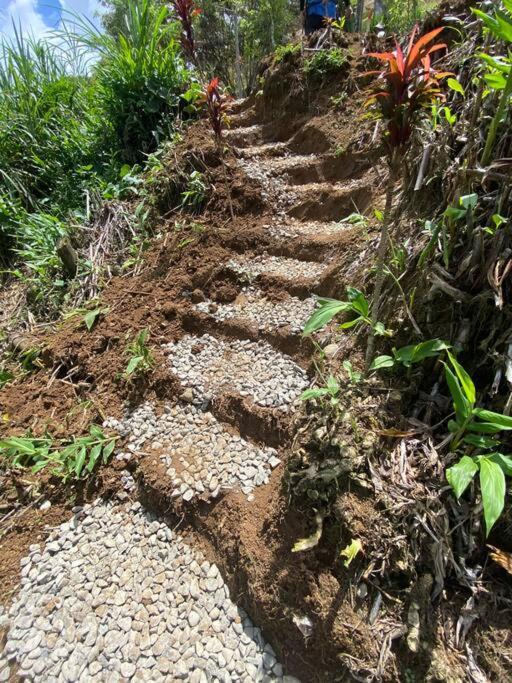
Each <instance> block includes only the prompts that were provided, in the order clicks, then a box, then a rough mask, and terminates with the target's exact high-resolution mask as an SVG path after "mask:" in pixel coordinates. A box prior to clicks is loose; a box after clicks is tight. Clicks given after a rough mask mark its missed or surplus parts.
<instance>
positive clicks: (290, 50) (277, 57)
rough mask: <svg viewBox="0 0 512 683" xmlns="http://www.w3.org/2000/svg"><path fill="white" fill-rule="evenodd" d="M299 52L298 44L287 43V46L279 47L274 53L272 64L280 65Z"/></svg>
mask: <svg viewBox="0 0 512 683" xmlns="http://www.w3.org/2000/svg"><path fill="white" fill-rule="evenodd" d="M300 51H301V46H300V43H288V44H287V45H279V46H278V47H277V48H276V51H275V52H274V64H280V63H281V62H284V61H287V60H288V58H292V57H294V56H295V55H298V54H299V53H300Z"/></svg>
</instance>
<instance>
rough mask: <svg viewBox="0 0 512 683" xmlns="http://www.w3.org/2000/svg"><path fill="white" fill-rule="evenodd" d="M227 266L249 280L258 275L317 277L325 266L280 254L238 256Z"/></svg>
mask: <svg viewBox="0 0 512 683" xmlns="http://www.w3.org/2000/svg"><path fill="white" fill-rule="evenodd" d="M227 267H228V268H229V269H230V270H232V271H233V272H234V273H236V274H237V275H243V276H245V277H246V278H248V279H249V280H250V281H252V280H255V279H256V278H257V277H259V276H260V275H263V274H265V275H270V276H274V277H282V278H285V279H286V280H297V279H301V280H311V281H312V282H315V281H317V280H318V279H319V277H320V276H321V274H322V273H323V271H324V270H325V268H326V265H325V264H323V263H317V262H316V261H299V260H298V259H292V258H284V257H282V256H265V255H262V256H253V257H251V256H239V257H238V258H235V259H230V260H229V261H228V263H227Z"/></svg>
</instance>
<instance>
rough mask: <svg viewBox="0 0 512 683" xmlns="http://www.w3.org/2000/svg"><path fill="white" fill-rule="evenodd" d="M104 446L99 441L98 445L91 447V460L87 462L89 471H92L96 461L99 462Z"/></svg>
mask: <svg viewBox="0 0 512 683" xmlns="http://www.w3.org/2000/svg"><path fill="white" fill-rule="evenodd" d="M102 448H103V444H101V443H98V444H96V446H93V448H91V452H90V453H89V461H88V463H87V471H88V472H92V471H93V469H94V467H95V465H96V463H97V462H98V458H99V457H100V455H101V451H102Z"/></svg>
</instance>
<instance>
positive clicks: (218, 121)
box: [203, 78, 226, 144]
mask: <svg viewBox="0 0 512 683" xmlns="http://www.w3.org/2000/svg"><path fill="white" fill-rule="evenodd" d="M203 98H204V102H205V104H206V108H207V110H208V117H209V119H210V125H211V127H212V131H213V134H214V136H215V140H216V142H217V144H220V143H221V140H222V131H223V128H224V105H225V103H226V97H225V95H223V93H222V92H221V89H220V81H219V79H218V78H212V80H211V81H210V82H209V83H208V85H206V87H205V90H204V94H203Z"/></svg>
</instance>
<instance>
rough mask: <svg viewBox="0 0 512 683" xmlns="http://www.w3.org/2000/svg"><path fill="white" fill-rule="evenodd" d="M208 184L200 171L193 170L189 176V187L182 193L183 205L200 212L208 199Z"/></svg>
mask: <svg viewBox="0 0 512 683" xmlns="http://www.w3.org/2000/svg"><path fill="white" fill-rule="evenodd" d="M207 192H208V184H207V183H206V180H205V177H204V175H203V174H202V173H200V172H199V171H192V173H191V174H190V176H189V178H188V183H187V189H186V190H185V191H184V192H182V193H181V206H182V207H183V208H189V209H191V210H192V211H193V212H195V213H199V212H200V211H201V209H202V207H203V204H204V202H205V200H206V195H207Z"/></svg>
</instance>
